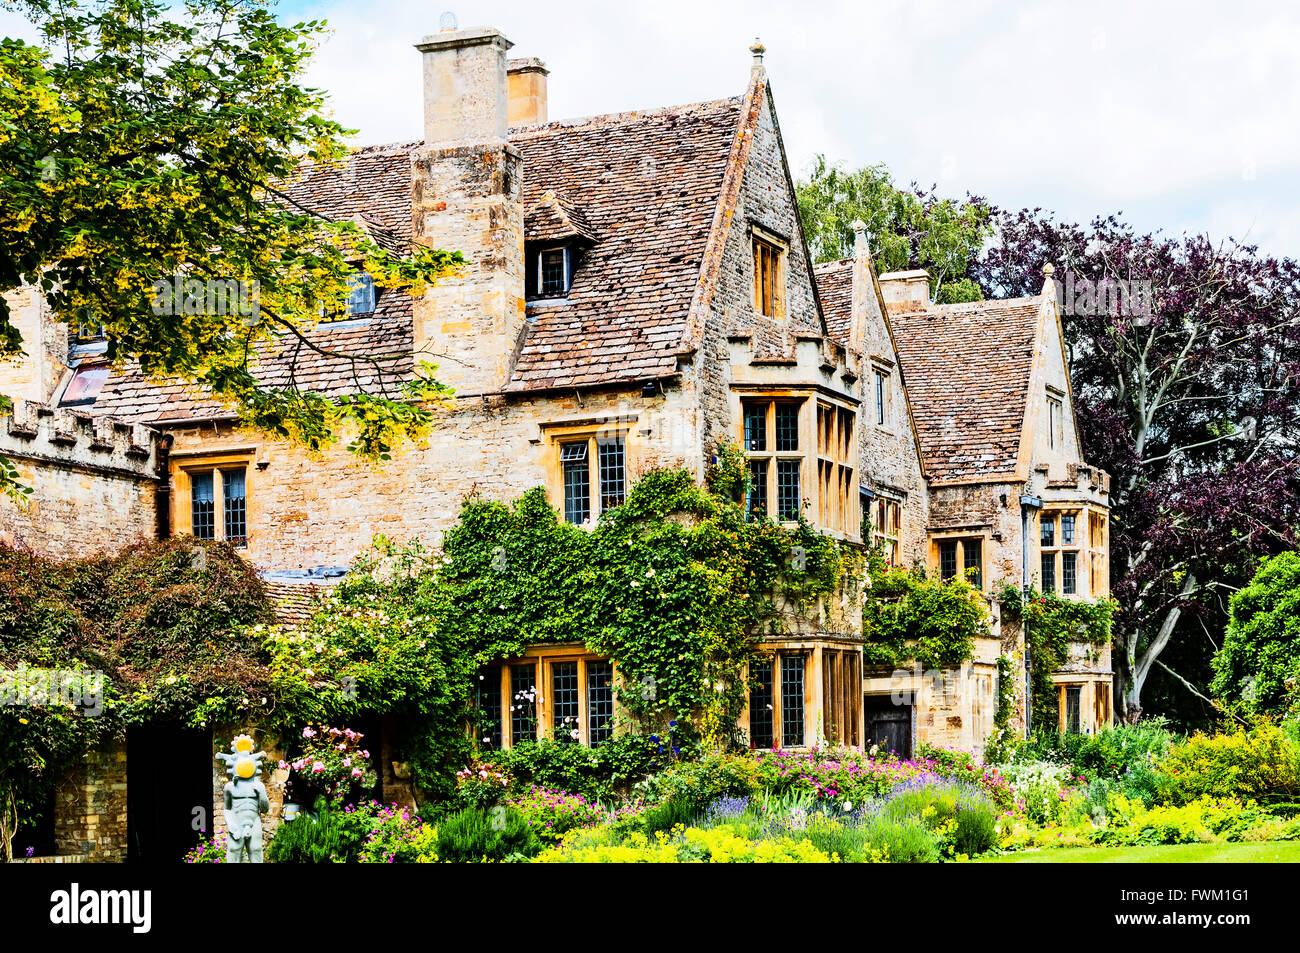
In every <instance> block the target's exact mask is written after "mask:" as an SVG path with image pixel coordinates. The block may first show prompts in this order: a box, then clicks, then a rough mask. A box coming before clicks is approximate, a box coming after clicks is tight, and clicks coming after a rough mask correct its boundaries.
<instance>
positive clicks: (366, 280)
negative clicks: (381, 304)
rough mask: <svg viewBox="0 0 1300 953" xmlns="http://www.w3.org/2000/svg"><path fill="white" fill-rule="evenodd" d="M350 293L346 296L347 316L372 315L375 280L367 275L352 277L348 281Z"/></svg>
mask: <svg viewBox="0 0 1300 953" xmlns="http://www.w3.org/2000/svg"><path fill="white" fill-rule="evenodd" d="M348 286H349V287H350V288H351V289H352V293H351V294H350V295H348V315H349V316H356V315H360V314H373V313H374V310H375V279H373V278H371V277H370V276H369V275H353V276H352V278H351V279H350V280H349V281H348Z"/></svg>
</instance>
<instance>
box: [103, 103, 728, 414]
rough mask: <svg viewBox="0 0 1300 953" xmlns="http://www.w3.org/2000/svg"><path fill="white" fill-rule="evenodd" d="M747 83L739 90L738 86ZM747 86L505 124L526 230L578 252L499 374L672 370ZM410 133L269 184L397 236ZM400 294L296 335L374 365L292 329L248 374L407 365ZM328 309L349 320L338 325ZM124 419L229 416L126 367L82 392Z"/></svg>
mask: <svg viewBox="0 0 1300 953" xmlns="http://www.w3.org/2000/svg"><path fill="white" fill-rule="evenodd" d="M751 93H752V90H751ZM746 102H747V99H745V98H743V97H734V98H731V99H724V100H718V101H715V102H706V103H696V104H692V105H686V106H675V107H669V108H665V109H656V110H650V111H638V112H627V113H618V114H614V115H607V116H595V117H591V118H587V119H581V120H566V121H558V122H552V123H547V124H544V125H538V126H528V127H522V128H519V129H514V130H511V131H510V134H509V140H510V142H511V144H512V145H513V146H515V147H516V148H518V149H519V151H520V152H521V154H522V156H523V169H524V173H523V183H522V195H521V201H522V203H523V205H524V209H525V214H526V219H525V229H526V237H527V238H529V239H548V240H549V239H557V238H567V237H577V238H581V239H582V240H583V244H582V254H581V256H580V258H579V261H578V265H577V270H576V273H575V275H574V278H573V282H572V285H571V288H570V290H569V293H568V295H567V297H566V298H565V299H563V300H561V301H554V302H549V301H548V302H545V303H544V304H539V305H537V306H535V307H532V306H530V307H529V309H528V327H527V332H526V335H525V339H524V342H523V346H522V348H521V350H520V354H519V358H518V360H517V362H516V365H515V367H514V371H513V375H512V377H511V380H510V381H509V383H508V384H507V385H506V389H507V390H512V391H531V390H545V389H553V388H566V389H567V388H570V387H581V386H591V385H600V384H614V383H629V382H635V381H640V380H646V379H652V378H656V377H665V376H670V375H672V374H675V373H676V372H677V355H678V354H679V353H680V352H681V351H682V350H683V340H684V339H685V338H686V337H687V334H686V330H687V322H688V314H689V312H690V309H691V305H692V300H693V297H694V296H695V294H696V290H697V285H698V283H699V281H700V278H701V271H702V266H703V263H704V260H705V255H706V245H707V244H708V241H709V239H710V233H711V229H712V227H713V224H714V219H715V212H716V210H717V208H718V206H719V199H720V195H721V193H722V189H723V182H724V176H725V174H726V171H727V167H728V161H729V159H730V157H731V156H732V153H733V144H734V141H735V140H736V137H737V135H738V129H739V126H740V124H741V119H742V112H743V105H744V103H746ZM421 147H422V144H421V143H419V142H408V143H394V144H389V145H383V146H371V147H367V148H364V149H360V150H358V151H357V152H355V153H353V154H352V155H351V156H349V158H348V159H347V160H346V161H345V162H344V163H343V164H342V166H341V167H339V168H334V167H324V166H312V165H307V166H305V167H304V168H303V169H302V170H301V172H300V174H299V175H298V176H296V177H295V179H294V180H293V181H291V182H289V183H286V185H285V186H284V189H283V196H284V199H285V200H286V201H288V202H289V203H291V204H292V205H294V206H296V207H298V208H300V209H304V210H310V211H312V212H315V213H319V214H324V215H328V216H330V217H332V218H337V219H345V220H349V221H354V222H356V223H358V224H359V225H361V226H362V227H363V228H364V229H365V231H366V232H367V233H368V234H370V236H371V237H372V238H373V239H374V240H375V242H376V244H379V245H380V246H381V247H384V248H387V249H391V250H394V251H401V250H405V249H408V248H409V247H410V242H411V236H412V218H411V186H412V178H411V176H412V172H411V164H412V154H413V153H415V152H417V151H418V150H419V149H420V148H421ZM411 305H412V302H411V299H410V298H409V296H407V295H405V294H400V293H388V294H383V295H381V297H380V301H379V305H378V307H377V309H376V313H375V314H374V315H373V316H372V317H371V318H369V319H359V321H357V322H352V321H349V322H341V323H340V324H339V325H338V326H335V325H331V324H321V325H320V326H318V327H317V328H314V329H311V330H308V331H307V332H306V336H307V337H308V338H309V339H310V340H312V341H313V342H315V343H317V344H319V345H320V346H321V347H323V348H325V349H327V350H332V351H340V352H344V353H347V354H357V355H361V354H373V353H375V352H374V351H373V350H371V349H372V348H378V349H380V352H381V353H383V354H386V355H393V354H395V353H396V352H397V351H398V350H400V349H401V348H403V347H404V348H405V351H406V357H405V359H397V358H393V359H391V360H390V361H389V363H388V364H387V365H386V367H385V368H384V370H383V372H382V373H372V374H371V375H369V377H367V375H364V374H363V375H360V376H358V375H356V374H354V363H353V362H351V361H348V360H345V359H339V358H333V357H325V356H322V355H318V354H311V353H310V351H309V349H306V348H303V347H302V346H301V344H300V342H298V341H296V340H293V339H286V340H284V341H283V342H282V345H281V347H279V348H277V347H273V346H267V347H263V348H262V349H261V350H260V352H259V355H258V358H257V359H256V361H255V363H254V366H253V368H252V370H253V373H254V376H255V377H256V378H257V379H258V380H259V381H260V382H262V383H263V384H267V385H270V386H281V385H287V384H288V383H289V380H290V377H289V368H290V366H291V364H292V361H291V359H290V357H291V355H294V354H296V355H297V356H298V359H299V364H298V368H299V370H298V373H297V375H296V378H295V379H296V381H297V382H298V383H299V384H300V385H302V386H305V387H312V388H315V389H318V390H321V391H324V392H325V393H329V394H341V393H356V392H358V391H360V390H363V389H372V388H373V387H374V386H376V385H377V384H388V383H392V382H393V381H395V380H397V379H400V378H401V377H403V376H409V374H410V372H411V367H412V360H411V357H410V351H411V347H412V345H411V341H412V339H413V333H412V325H411V322H412V316H411V312H412V308H411ZM342 325H352V327H351V328H346V329H345V328H344V327H343V326H342ZM94 411H95V412H96V413H105V412H111V413H114V414H117V415H119V416H124V417H129V418H131V419H134V420H152V421H162V420H173V419H203V418H211V417H229V416H231V414H230V412H229V411H228V410H226V409H224V408H222V407H221V406H220V405H218V404H217V403H215V402H214V401H212V400H211V399H210V398H209V396H208V395H206V394H204V393H202V392H201V391H200V390H198V389H196V388H194V387H190V386H186V385H183V384H180V383H172V382H159V381H156V380H151V379H148V378H146V377H145V376H144V375H142V374H141V373H140V371H139V369H138V368H135V367H127V368H124V369H122V370H120V371H117V372H115V373H113V374H112V375H111V376H110V378H109V381H108V382H107V383H106V384H105V386H104V389H103V391H102V392H101V397H100V400H99V401H98V402H97V403H96V406H95V408H94Z"/></svg>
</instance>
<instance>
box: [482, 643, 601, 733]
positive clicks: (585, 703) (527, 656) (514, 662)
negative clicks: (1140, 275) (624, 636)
mask: <svg viewBox="0 0 1300 953" xmlns="http://www.w3.org/2000/svg"><path fill="white" fill-rule="evenodd" d="M569 662H573V663H577V666H578V725H577V728H576V729H572V730H576V731H577V732H578V737H577V738H576V739H573V740H574V741H575V742H576V743H578V744H581V745H584V746H589V745H590V744H591V735H590V724H591V691H590V684H591V683H590V678H589V674H588V666H589V665H590V664H592V663H595V662H606V663H608V664H609V665H610V667H611V669H612V679H613V684H612V685H611V686H610V687H611V690H612V692H613V696H614V710H613V715H612V716H611V718H612V721H613V726H612V729H611V732H610V736H609V737H610V738H613V737H617V736H618V735H619V734H621V733H622V730H623V729H622V725H621V715H622V706H621V705H620V703H619V700H618V686H619V680H620V677H619V670H618V664H617V663H616V662H615V661H614V660H613V659H612V658H609V657H608V656H605V655H597V654H595V653H593V652H588V651H587V650H586V647H585V646H576V645H554V646H538V647H536V648H534V649H530V650H529V651H527V652H526V653H524V655H522V656H520V657H519V658H516V659H510V660H508V661H504V662H501V663H499V667H500V673H499V677H500V679H501V698H502V705H501V746H502V747H503V748H513V747H514V746H515V745H516V744H518V743H519V742H520V741H521V740H522V741H528V740H530V739H528V738H523V739H517V738H515V737H514V724H513V720H512V718H511V715H512V712H511V706H513V705H514V704H515V698H514V695H513V693H512V692H511V688H510V671H511V669H513V668H518V667H520V666H532V669H533V681H532V684H533V685H534V686H536V688H537V692H536V694H537V696H538V700H537V701H536V702H534V703H533V704H534V705H535V706H536V708H535V710H534V713H533V717H534V720H535V723H534V737H535V738H536V739H537V740H538V741H541V740H543V739H547V740H550V739H553V738H554V737H555V699H554V685H555V674H554V669H555V666H556V665H560V664H563V663H569ZM602 743H603V742H602Z"/></svg>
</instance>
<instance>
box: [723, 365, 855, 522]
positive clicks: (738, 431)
mask: <svg viewBox="0 0 1300 953" xmlns="http://www.w3.org/2000/svg"><path fill="white" fill-rule="evenodd" d="M759 401H767V402H769V403H770V404H771V405H773V406H771V407H769V410H768V434H767V436H768V441H767V445H768V449H767V450H766V451H762V452H760V453H758V454H756V455H753V457H752V458H755V459H768V460H773V459H777V458H785V459H793V458H794V457H798V458H799V459H800V460H801V463H800V466H799V493H800V499H801V500H808V501H810V502H811V503H812V505H811V506H809V507H808V508H807V509H806V510H805V512H804V515H805V516H806V517H807V518H808V520H809V522H811V523H812V524H813V525H814V526H816V527H817V528H818V529H820V530H822V531H823V532H826V533H828V534H829V535H831V536H833V537H835V538H837V539H847V540H850V541H854V542H860V541H861V537H860V535H859V534H860V533H861V530H862V526H861V507H860V506H858V505H857V504H856V503H850V504H848V506H849V509H850V510H851V511H852V512H851V513H850V514H849V527H850V528H849V531H847V532H844V531H841V530H838V529H835V528H832V527H828V526H822V525H821V524H820V522H819V521H818V513H819V511H820V508H819V506H818V505H817V501H818V499H819V493H820V491H819V488H818V486H817V433H818V431H817V407H818V405H819V404H830V405H833V406H834V407H836V408H837V409H839V410H844V411H847V412H849V413H851V414H853V415H854V431H855V433H856V431H857V413H858V401H857V400H856V399H854V398H850V397H846V396H844V395H841V394H836V393H834V392H833V391H830V390H828V389H827V388H824V387H819V386H817V385H780V386H762V385H758V384H742V383H733V384H732V385H731V416H732V420H733V421H734V433H735V440H736V445H737V446H739V447H740V448H741V449H742V450H743V451H744V452H745V454H746V456H751V455H750V451H749V448H748V447H747V446H746V444H745V405H746V404H747V403H753V402H759ZM777 403H798V404H799V449H798V451H790V452H785V451H781V452H779V453H778V452H777V451H776V450H775V449H774V448H775V446H776V445H775V442H774V439H775V432H774V427H775V423H774V415H775V409H774V405H775V404H777ZM859 443H860V441H859V440H858V439H857V438H856V436H855V438H854V440H853V441H852V446H851V447H849V448H848V450H849V456H848V461H847V462H848V463H849V464H850V465H851V467H850V468H851V469H852V470H854V471H855V472H859V471H860V467H858V466H857V462H858V456H859V454H860V447H859ZM767 478H768V497H767V500H768V512H769V514H770V513H771V512H772V509H773V507H775V506H776V500H777V495H776V467H775V465H769V467H768V475H767ZM781 522H782V525H785V526H792V525H794V522H793V521H789V520H786V521H781Z"/></svg>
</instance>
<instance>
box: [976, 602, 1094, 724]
mask: <svg viewBox="0 0 1300 953" xmlns="http://www.w3.org/2000/svg"><path fill="white" fill-rule="evenodd" d="M997 598H998V601H999V602H1000V603H1001V604H1002V618H1003V619H1005V620H1010V621H1012V622H1018V623H1020V624H1021V625H1022V626H1024V627H1025V633H1026V634H1025V642H1026V645H1027V646H1028V648H1029V664H1030V673H1029V677H1030V694H1031V696H1032V697H1033V708H1034V711H1033V723H1034V724H1037V725H1043V724H1051V723H1052V722H1053V721H1054V720H1055V711H1056V690H1055V685H1054V683H1053V682H1052V673H1053V672H1055V671H1057V670H1058V669H1060V668H1061V666H1062V665H1064V664H1065V662H1066V660H1067V658H1068V656H1069V649H1070V643H1071V642H1083V643H1088V644H1091V645H1095V646H1102V645H1108V644H1109V643H1110V633H1111V620H1112V618H1113V617H1114V615H1115V609H1116V608H1117V604H1116V602H1115V601H1114V600H1113V599H1098V600H1096V601H1095V602H1092V601H1083V600H1075V599H1064V598H1062V597H1060V596H1058V595H1056V594H1054V593H1047V594H1044V593H1041V592H1038V591H1037V590H1033V589H1031V590H1029V591H1028V592H1027V593H1026V592H1022V590H1021V589H1020V587H1019V586H1016V585H1014V584H1011V583H1008V584H1006V585H1004V586H1002V588H1001V589H999V590H998V595H997Z"/></svg>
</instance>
